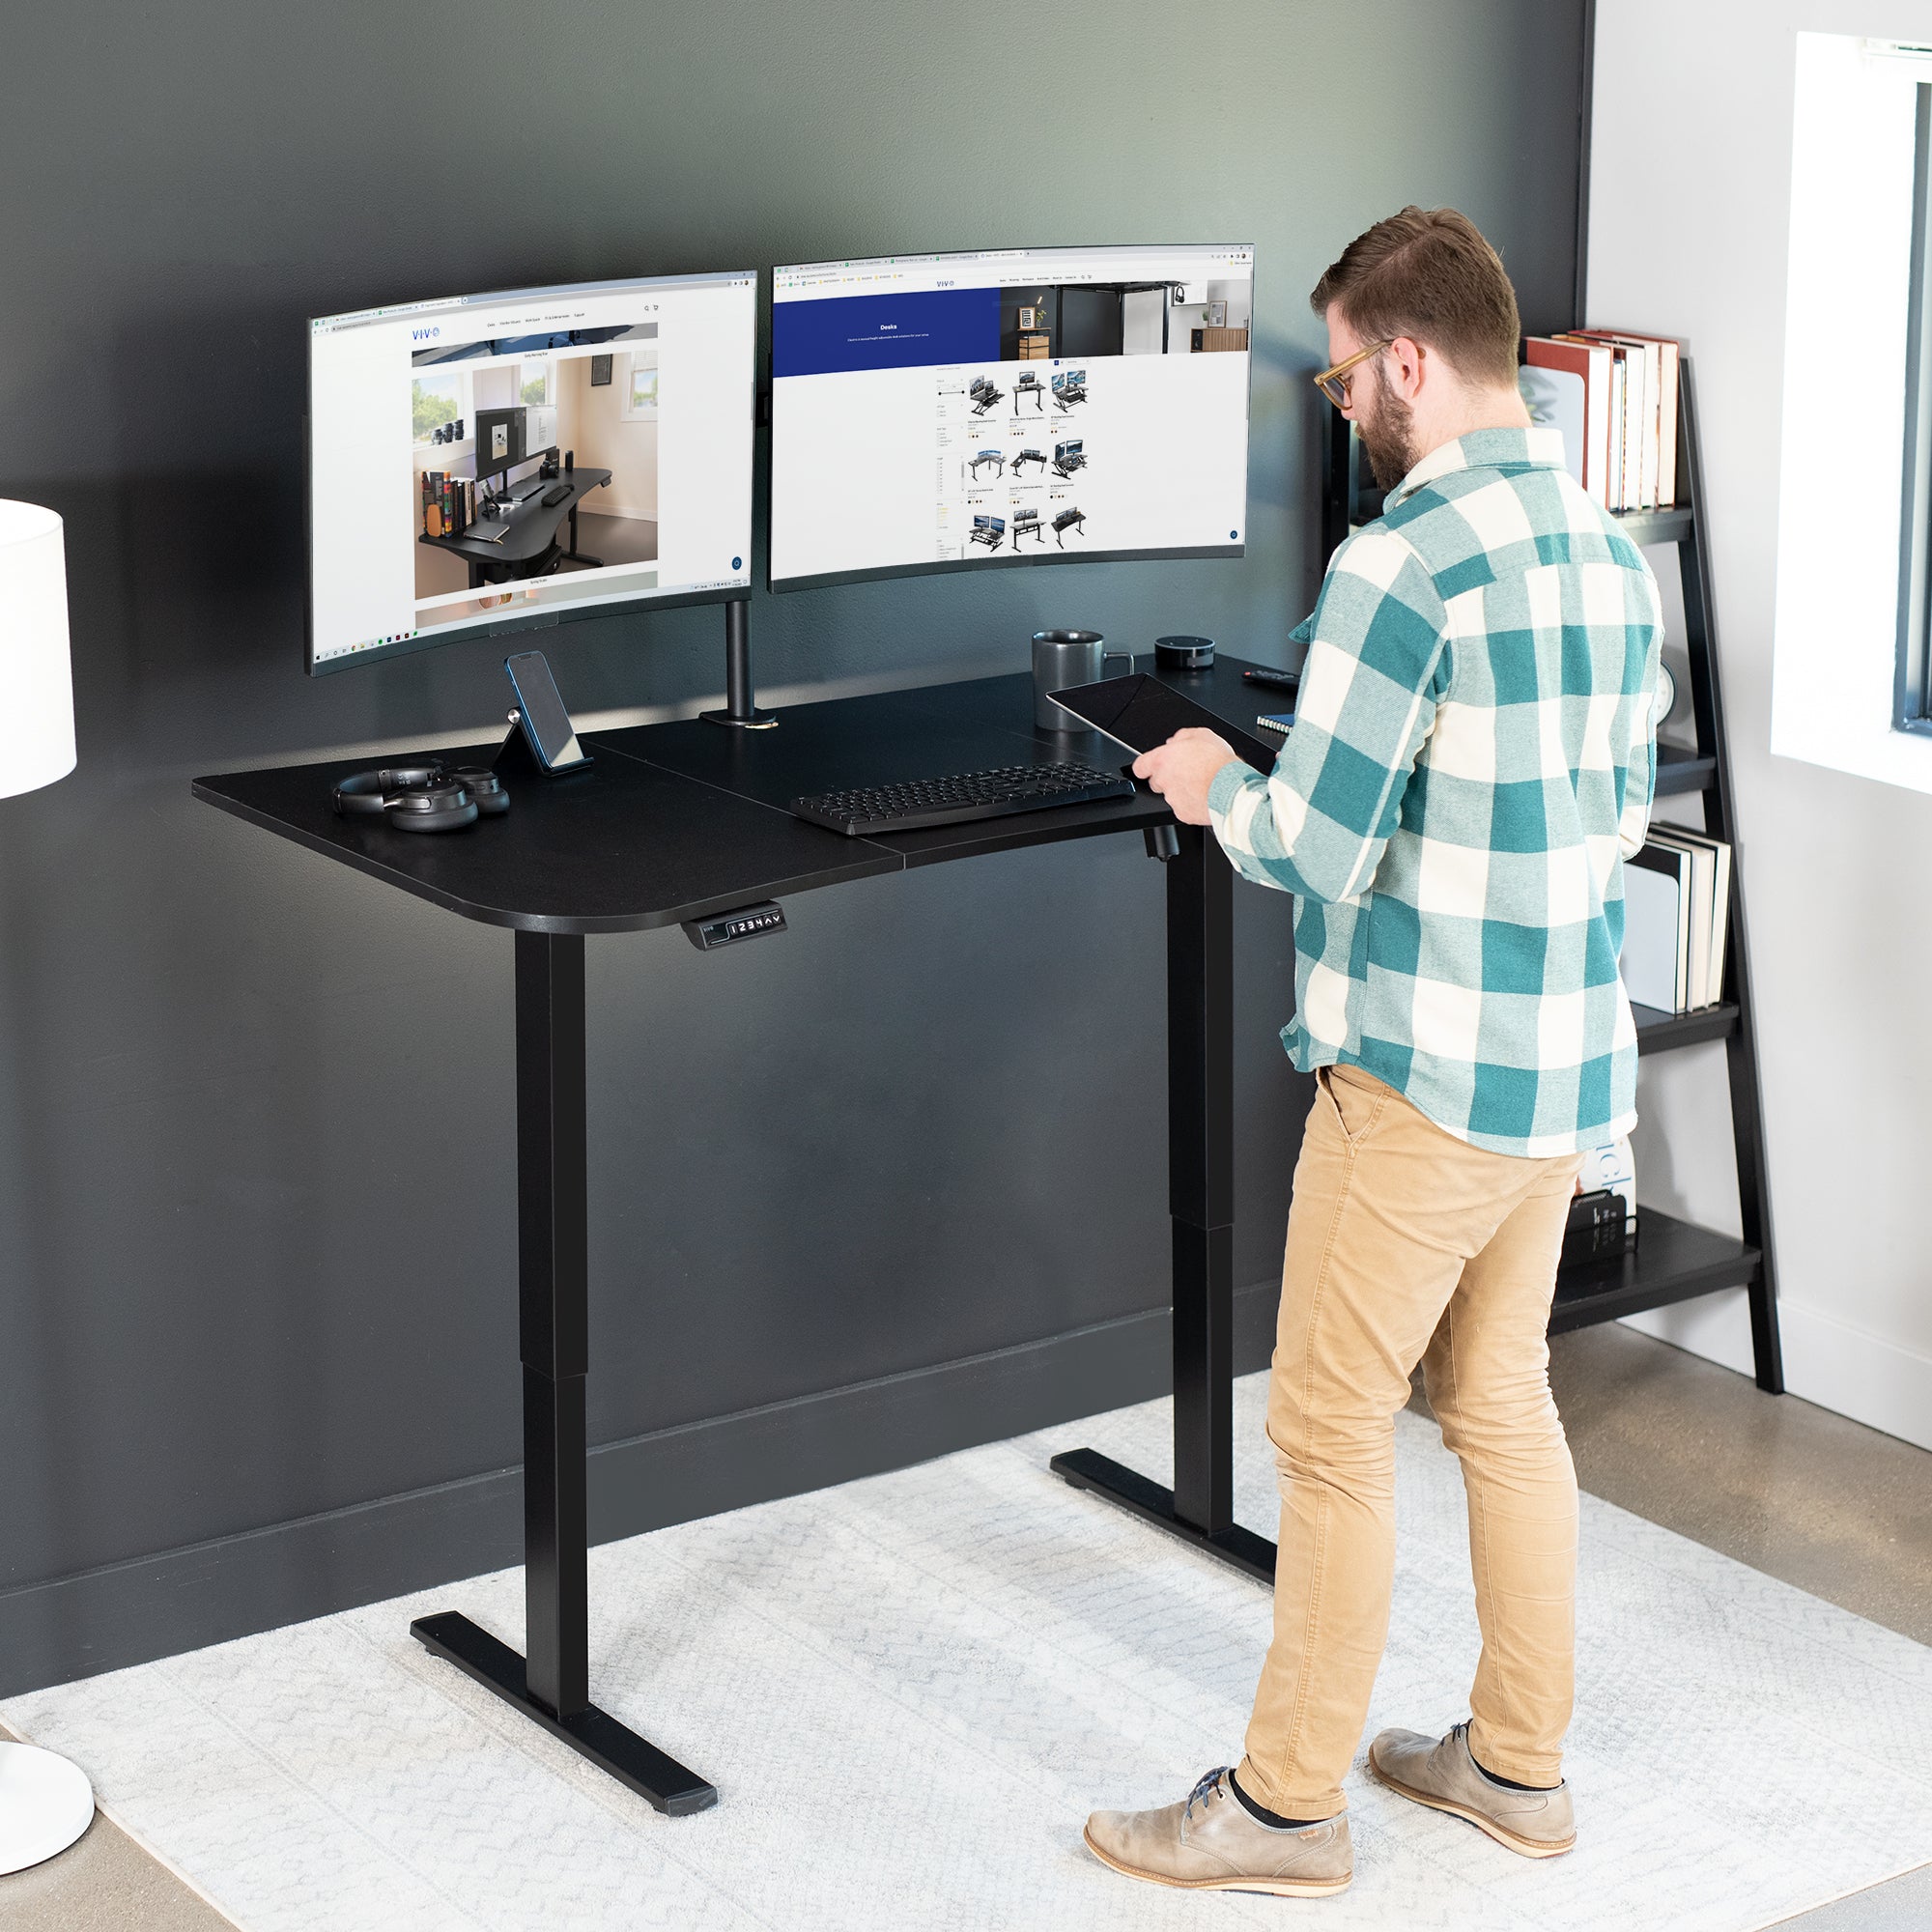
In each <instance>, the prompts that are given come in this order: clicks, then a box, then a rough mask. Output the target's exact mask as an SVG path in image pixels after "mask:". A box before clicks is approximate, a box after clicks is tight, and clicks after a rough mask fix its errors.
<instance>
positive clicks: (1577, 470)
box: [1516, 362, 1588, 483]
mask: <svg viewBox="0 0 1932 1932" xmlns="http://www.w3.org/2000/svg"><path fill="white" fill-rule="evenodd" d="M1516 386H1517V392H1518V393H1519V394H1520V396H1521V397H1522V402H1523V407H1524V408H1525V409H1526V410H1528V412H1529V419H1530V421H1531V422H1533V423H1537V424H1540V425H1543V426H1545V427H1547V428H1549V429H1553V430H1555V431H1556V432H1557V433H1558V434H1559V435H1560V436H1561V437H1562V438H1563V455H1564V458H1565V460H1566V461H1567V462H1568V463H1569V465H1570V473H1571V475H1573V476H1574V477H1576V479H1577V482H1578V483H1581V482H1582V480H1583V443H1584V434H1585V425H1586V423H1587V421H1588V398H1587V387H1588V385H1587V384H1585V382H1584V380H1583V378H1582V377H1581V376H1579V375H1577V372H1576V371H1575V370H1574V369H1543V368H1538V367H1536V366H1535V365H1534V364H1532V363H1528V362H1525V363H1524V364H1523V366H1522V367H1521V368H1520V369H1519V370H1518V371H1517V381H1516Z"/></svg>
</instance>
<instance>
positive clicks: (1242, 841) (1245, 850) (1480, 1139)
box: [1208, 428, 1662, 1155]
mask: <svg viewBox="0 0 1932 1932" xmlns="http://www.w3.org/2000/svg"><path fill="white" fill-rule="evenodd" d="M1295 635H1296V637H1297V639H1305V640H1306V641H1307V643H1308V656H1307V661H1306V663H1305V665H1304V667H1303V669H1302V677H1301V687H1300V691H1299V694H1298V697H1297V701H1296V704H1295V708H1294V728H1293V731H1292V732H1290V734H1289V737H1288V741H1287V744H1286V745H1285V746H1284V747H1283V750H1282V753H1281V755H1280V757H1279V758H1278V759H1277V760H1276V762H1275V767H1274V771H1273V774H1272V775H1271V776H1270V777H1268V778H1265V779H1264V778H1263V777H1262V776H1261V775H1260V774H1259V773H1257V772H1255V771H1253V770H1252V769H1251V768H1250V767H1249V766H1247V765H1246V764H1244V763H1240V762H1238V761H1237V762H1236V763H1233V764H1229V765H1225V766H1223V767H1222V769H1221V770H1220V771H1219V772H1218V773H1216V775H1215V777H1214V781H1213V784H1212V787H1211V788H1210V790H1209V792H1208V809H1209V811H1210V813H1211V815H1212V819H1213V826H1214V832H1215V836H1216V837H1217V838H1219V839H1220V841H1221V845H1222V847H1223V849H1224V850H1225V851H1226V852H1227V854H1228V857H1229V859H1230V860H1231V861H1232V862H1233V863H1234V865H1235V866H1236V868H1237V869H1238V870H1239V871H1240V872H1241V873H1242V875H1243V876H1244V877H1246V878H1249V879H1252V880H1254V881H1256V882H1257V883H1258V884H1261V885H1266V886H1275V887H1278V888H1280V889H1281V890H1283V891H1285V892H1290V893H1293V894H1294V895H1295V896H1296V904H1295V909H1294V947H1295V976H1294V977H1295V1008H1296V1010H1295V1015H1294V1018H1293V1021H1292V1022H1291V1024H1290V1025H1289V1026H1288V1027H1286V1028H1285V1029H1284V1030H1283V1033H1282V1039H1283V1041H1284V1043H1285V1044H1286V1045H1287V1047H1288V1050H1289V1053H1290V1055H1291V1057H1292V1058H1293V1061H1294V1064H1295V1065H1297V1066H1298V1067H1300V1068H1301V1069H1302V1070H1303V1071H1304V1072H1313V1071H1314V1070H1315V1068H1317V1067H1319V1066H1325V1065H1329V1064H1330V1063H1332V1062H1335V1061H1347V1062H1349V1063H1350V1064H1351V1065H1357V1066H1361V1067H1363V1068H1365V1069H1366V1070H1367V1071H1369V1072H1370V1073H1373V1074H1374V1075H1375V1076H1376V1077H1377V1078H1378V1079H1379V1080H1384V1081H1386V1082H1387V1083H1388V1084H1389V1085H1390V1086H1391V1087H1393V1088H1395V1089H1396V1091H1397V1092H1398V1093H1400V1094H1405V1095H1406V1097H1407V1098H1408V1100H1409V1101H1410V1102H1411V1103H1412V1104H1413V1105H1414V1106H1415V1107H1417V1108H1418V1109H1420V1111H1421V1112H1422V1113H1424V1114H1425V1115H1427V1116H1428V1118H1429V1119H1430V1120H1432V1121H1433V1122H1435V1124H1436V1125H1438V1126H1440V1127H1442V1128H1444V1129H1446V1130H1447V1131H1448V1132H1449V1133H1452V1134H1454V1135H1455V1136H1456V1137H1457V1138H1458V1139H1460V1140H1464V1141H1467V1142H1469V1143H1470V1144H1471V1145H1472V1146H1475V1147H1481V1148H1489V1149H1492V1150H1494V1151H1497V1152H1500V1153H1511V1154H1522V1155H1550V1154H1559V1153H1567V1152H1570V1151H1573V1150H1580V1149H1586V1148H1591V1147H1596V1146H1601V1145H1602V1144H1603V1143H1605V1142H1606V1141H1608V1140H1611V1139H1613V1138H1615V1136H1617V1135H1618V1134H1621V1133H1626V1132H1628V1131H1629V1129H1630V1128H1631V1126H1632V1125H1633V1124H1634V1122H1635V1120H1636V1106H1635V1100H1636V1030H1635V1027H1634V1024H1633V1022H1632V1018H1631V1009H1630V1002H1629V1000H1628V999H1627V998H1626V996H1625V993H1624V988H1623V981H1622V980H1621V979H1620V978H1619V977H1618V973H1617V954H1618V952H1619V951H1620V950H1621V948H1622V945H1623V925H1624V896H1623V895H1624V888H1623V862H1624V860H1625V859H1626V858H1628V857H1630V856H1631V855H1632V854H1633V853H1634V852H1635V851H1636V850H1637V848H1638V847H1639V846H1640V845H1641V844H1642V843H1643V838H1644V833H1645V830H1646V828H1647V826H1648V824H1649V819H1650V807H1651V798H1652V793H1653V790H1654V787H1655V782H1656V754H1657V746H1656V737H1655V733H1654V730H1653V726H1652V721H1651V700H1652V694H1653V692H1654V690H1655V688H1656V683H1657V666H1658V652H1659V646H1660V643H1661V641H1662V622H1661V618H1660V614H1659V606H1658V595H1657V582H1656V580H1655V579H1654V578H1653V577H1652V576H1651V573H1650V567H1649V565H1648V564H1646V563H1645V562H1644V559H1643V555H1642V554H1641V553H1640V552H1639V551H1638V550H1637V548H1636V546H1635V545H1634V544H1633V543H1632V542H1631V541H1630V540H1629V538H1628V537H1626V536H1625V535H1624V534H1623V532H1622V531H1620V530H1619V529H1618V528H1617V527H1616V526H1615V525H1614V524H1613V523H1612V522H1611V521H1610V519H1609V518H1608V517H1607V516H1605V513H1604V512H1603V511H1601V510H1600V509H1599V508H1598V507H1597V505H1596V504H1595V503H1594V502H1593V501H1592V500H1591V499H1590V498H1589V497H1587V496H1585V495H1584V493H1583V491H1582V489H1581V488H1580V487H1579V486H1578V485H1577V482H1576V481H1575V480H1574V479H1573V478H1572V477H1571V475H1570V473H1569V471H1568V469H1566V468H1565V467H1564V462H1563V444H1562V440H1561V434H1560V432H1559V431H1556V430H1554V429H1548V428H1542V429H1489V430H1478V431H1476V432H1474V433H1472V434H1471V435H1468V436H1465V437H1463V438H1462V439H1461V440H1460V441H1456V442H1451V443H1446V444H1444V445H1443V446H1442V447H1441V448H1440V449H1437V450H1435V451H1433V452H1432V453H1431V454H1430V455H1428V456H1427V457H1425V458H1424V459H1423V460H1422V461H1421V462H1420V463H1418V464H1417V465H1416V466H1415V468H1414V469H1411V470H1410V471H1409V473H1408V474H1407V475H1406V477H1404V478H1403V480H1402V482H1401V484H1400V485H1399V486H1398V487H1397V488H1396V489H1395V490H1393V491H1392V492H1390V494H1389V497H1388V499H1387V503H1386V505H1385V507H1384V510H1383V514H1382V516H1381V517H1380V519H1379V520H1378V521H1377V522H1376V523H1373V524H1370V525H1369V526H1366V527H1365V528H1363V529H1361V530H1358V531H1357V532H1356V533H1355V534H1354V535H1353V536H1351V537H1350V539H1349V540H1348V541H1347V542H1346V543H1345V544H1343V545H1342V547H1341V548H1340V549H1339V550H1338V551H1337V552H1336V553H1335V555H1334V559H1333V560H1332V561H1331V562H1330V564H1329V566H1328V574H1327V576H1326V578H1325V579H1324V580H1323V582H1322V585H1321V601H1320V603H1319V604H1318V605H1317V607H1316V611H1315V614H1314V616H1313V617H1311V618H1310V619H1309V620H1308V621H1307V623H1305V624H1303V625H1302V626H1301V628H1300V629H1299V630H1298V631H1297V632H1296V634H1295Z"/></svg>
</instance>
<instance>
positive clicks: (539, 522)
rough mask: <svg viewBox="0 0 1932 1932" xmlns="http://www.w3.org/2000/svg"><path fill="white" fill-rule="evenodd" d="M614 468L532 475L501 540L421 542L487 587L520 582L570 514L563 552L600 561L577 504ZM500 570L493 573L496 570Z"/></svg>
mask: <svg viewBox="0 0 1932 1932" xmlns="http://www.w3.org/2000/svg"><path fill="white" fill-rule="evenodd" d="M610 480H611V472H610V471H609V470H608V469H565V470H561V471H559V472H558V473H557V474H556V475H554V476H550V477H542V476H526V477H525V478H524V480H523V482H522V483H519V484H518V485H517V487H518V489H520V490H521V489H523V488H525V487H526V486H530V487H534V488H535V490H536V495H535V496H534V497H530V498H529V499H528V500H527V501H526V502H523V503H520V504H518V506H517V507H516V508H515V509H514V510H512V511H511V512H510V515H509V517H508V519H507V520H506V521H507V522H508V524H509V526H510V527H509V530H508V532H507V533H506V534H505V535H504V536H503V537H502V538H501V539H499V540H498V541H497V542H495V543H485V542H483V541H482V539H481V538H479V537H474V536H468V535H466V536H460V537H433V536H429V535H427V534H424V535H422V536H419V537H417V538H416V541H417V543H419V544H426V545H427V546H428V547H429V548H430V549H431V550H446V551H448V552H449V553H450V554H451V555H452V556H460V557H461V558H462V559H463V561H464V562H465V563H467V564H468V565H469V587H470V589H472V590H481V589H482V588H484V586H485V585H486V584H488V583H493V582H494V583H504V582H522V580H523V579H525V578H526V577H533V576H536V575H538V574H539V572H540V571H541V570H542V568H543V567H545V566H546V565H548V564H549V563H550V562H552V561H553V560H554V559H553V558H552V555H551V553H552V552H553V551H554V550H555V549H556V526H558V525H559V524H560V523H562V522H563V520H564V519H565V518H566V517H568V518H569V519H570V548H569V549H568V550H566V551H563V552H560V553H558V554H559V555H562V556H567V557H568V558H570V560H571V561H572V562H573V563H587V564H591V565H596V564H598V563H599V562H601V561H602V559H601V558H599V557H594V556H584V555H583V554H582V553H581V552H580V551H579V550H578V548H577V506H578V505H579V504H580V503H582V500H583V499H584V497H587V496H589V494H590V493H591V491H593V490H601V489H602V488H603V487H604V485H605V484H607V483H608V482H610ZM559 486H561V487H562V488H563V489H565V490H567V491H568V492H569V493H570V494H569V495H568V496H567V497H564V498H562V499H561V500H560V501H558V502H555V503H549V504H547V503H545V501H544V500H543V499H544V497H547V496H548V495H549V494H550V492H551V491H553V490H554V489H557V488H558V487H559ZM501 521H505V520H500V519H497V518H495V517H492V518H489V519H488V520H484V521H478V522H476V523H473V524H471V525H470V526H469V527H470V529H472V530H488V529H495V528H497V526H498V524H499V522H501ZM493 568H494V569H495V570H496V572H497V575H496V576H495V577H494V578H493V577H492V576H491V575H490V572H491V570H492V569H493ZM404 836H405V837H420V836H421V835H420V834H405V835H404Z"/></svg>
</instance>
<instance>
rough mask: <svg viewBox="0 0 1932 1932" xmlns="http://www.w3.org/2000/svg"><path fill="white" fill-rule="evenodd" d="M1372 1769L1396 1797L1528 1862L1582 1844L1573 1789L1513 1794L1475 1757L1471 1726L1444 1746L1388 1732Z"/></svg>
mask: <svg viewBox="0 0 1932 1932" xmlns="http://www.w3.org/2000/svg"><path fill="white" fill-rule="evenodd" d="M1369 1769H1370V1770H1371V1771H1373V1772H1374V1773H1375V1775H1376V1776H1378V1778H1380V1779H1381V1781H1382V1782H1383V1783H1384V1784H1386V1785H1387V1786H1388V1788H1389V1789H1390V1790H1391V1791H1399V1792H1401V1793H1402V1795H1403V1796H1404V1797H1405V1798H1412V1799H1414V1801H1415V1802H1416V1803H1417V1804H1427V1805H1429V1806H1430V1807H1431V1808H1432V1809H1434V1810H1436V1811H1447V1812H1448V1813H1449V1814H1450V1815H1451V1816H1452V1817H1456V1818H1466V1819H1467V1820H1468V1821H1469V1823H1470V1824H1472V1825H1474V1826H1475V1827H1476V1828H1477V1830H1478V1831H1482V1832H1487V1833H1489V1834H1490V1836H1491V1837H1492V1838H1493V1839H1494V1840H1495V1841H1496V1843H1497V1844H1499V1845H1507V1846H1508V1847H1509V1848H1510V1850H1511V1851H1513V1852H1520V1853H1521V1854H1522V1855H1523V1857H1524V1858H1526V1859H1553V1858H1555V1857H1556V1856H1557V1855H1558V1854H1559V1853H1561V1852H1567V1851H1568V1850H1569V1849H1570V1847H1571V1846H1572V1845H1574V1844H1575V1843H1576V1842H1577V1814H1576V1811H1575V1809H1574V1808H1573V1806H1572V1805H1571V1803H1570V1786H1569V1785H1568V1784H1567V1783H1564V1784H1559V1785H1558V1786H1557V1787H1556V1789H1555V1790H1554V1791H1512V1790H1511V1789H1510V1788H1509V1786H1508V1785H1506V1784H1498V1783H1497V1782H1496V1781H1495V1779H1494V1778H1492V1777H1491V1776H1488V1775H1487V1774H1486V1773H1485V1772H1484V1770H1483V1768H1482V1766H1481V1765H1479V1764H1478V1763H1477V1762H1476V1760H1475V1759H1474V1758H1473V1757H1472V1756H1471V1755H1470V1753H1469V1727H1468V1725H1467V1724H1458V1725H1457V1726H1456V1728H1455V1729H1454V1730H1453V1731H1451V1732H1450V1733H1449V1735H1448V1736H1447V1737H1446V1738H1442V1739H1439V1740H1438V1739H1436V1738H1425V1737H1424V1736H1423V1735H1422V1734H1421V1732H1419V1731H1383V1732H1382V1733H1381V1734H1380V1735H1379V1736H1378V1738H1377V1739H1376V1741H1375V1743H1374V1744H1372V1745H1371V1746H1370V1747H1369Z"/></svg>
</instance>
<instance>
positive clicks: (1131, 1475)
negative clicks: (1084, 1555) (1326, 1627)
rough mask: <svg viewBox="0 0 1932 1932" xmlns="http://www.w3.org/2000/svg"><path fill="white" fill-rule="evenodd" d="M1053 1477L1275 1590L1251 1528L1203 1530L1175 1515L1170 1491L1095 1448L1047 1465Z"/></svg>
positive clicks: (1269, 1557)
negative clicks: (1090, 1494)
mask: <svg viewBox="0 0 1932 1932" xmlns="http://www.w3.org/2000/svg"><path fill="white" fill-rule="evenodd" d="M1047 1466H1048V1468H1050V1469H1051V1470H1052V1471H1053V1473H1054V1474H1055V1475H1056V1476H1059V1477H1061V1478H1063V1479H1064V1480H1065V1481H1066V1482H1068V1483H1071V1484H1072V1485H1073V1487H1074V1488H1075V1489H1076V1490H1088V1491H1091V1492H1093V1493H1094V1495H1096V1496H1099V1497H1101V1498H1103V1499H1104V1500H1105V1501H1107V1502H1110V1503H1113V1504H1115V1505H1116V1506H1117V1507H1119V1508H1121V1509H1123V1510H1125V1511H1127V1512H1128V1513H1129V1514H1130V1515H1132V1516H1137V1517H1139V1518H1140V1520H1142V1521H1143V1522H1151V1523H1152V1524H1153V1526H1154V1527H1155V1528H1156V1529H1164V1530H1165V1531H1166V1532H1167V1533H1168V1535H1170V1536H1178V1537H1179V1539H1180V1540H1181V1542H1183V1543H1190V1544H1192V1545H1193V1546H1194V1548H1196V1549H1199V1550H1202V1551H1204V1552H1205V1553H1206V1554H1208V1555H1209V1556H1215V1557H1218V1558H1219V1559H1220V1560H1221V1561H1222V1562H1223V1563H1231V1564H1233V1565H1234V1567H1235V1568H1236V1570H1240V1571H1244V1572H1245V1573H1246V1574H1247V1575H1248V1576H1250V1577H1254V1578H1255V1580H1256V1581H1257V1582H1261V1583H1265V1584H1267V1585H1268V1586H1269V1588H1270V1589H1272V1588H1273V1586H1274V1545H1273V1544H1272V1543H1270V1542H1269V1541H1268V1540H1267V1538H1266V1537H1264V1536H1257V1535H1256V1534H1255V1533H1254V1531H1253V1530H1251V1529H1243V1528H1242V1527H1241V1525H1240V1524H1239V1523H1237V1522H1231V1523H1229V1524H1228V1526H1227V1527H1226V1528H1225V1529H1204V1528H1202V1527H1201V1525H1200V1524H1199V1523H1194V1522H1189V1521H1188V1520H1187V1519H1186V1518H1185V1517H1181V1516H1177V1515H1175V1513H1174V1492H1173V1491H1172V1490H1164V1489H1162V1488H1161V1486H1160V1485H1159V1484H1158V1483H1156V1482H1153V1481H1151V1479H1150V1478H1149V1477H1146V1476H1143V1475H1141V1474H1140V1473H1139V1471H1137V1470H1134V1469H1129V1468H1128V1467H1127V1466H1126V1465H1125V1464H1124V1463H1116V1462H1115V1461H1114V1459H1113V1458H1112V1457H1111V1456H1102V1455H1101V1454H1100V1453H1099V1452H1098V1451H1097V1450H1094V1449H1069V1450H1067V1451H1066V1453H1065V1455H1063V1456H1056V1457H1055V1458H1054V1459H1053V1461H1052V1462H1051V1463H1048V1464H1047Z"/></svg>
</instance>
